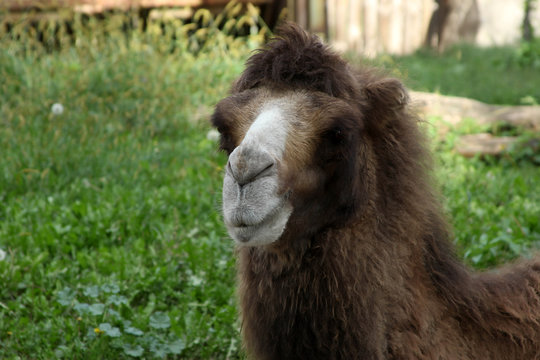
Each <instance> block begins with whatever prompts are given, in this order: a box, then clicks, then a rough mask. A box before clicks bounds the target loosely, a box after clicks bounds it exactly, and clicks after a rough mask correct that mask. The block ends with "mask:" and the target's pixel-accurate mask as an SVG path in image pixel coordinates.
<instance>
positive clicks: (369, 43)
mask: <svg viewBox="0 0 540 360" xmlns="http://www.w3.org/2000/svg"><path fill="white" fill-rule="evenodd" d="M378 5H379V1H378V0H364V1H363V8H362V10H363V11H362V15H363V20H364V21H363V23H364V27H363V28H364V32H363V35H364V41H363V42H364V48H363V55H364V56H367V57H375V56H376V55H377V54H378V53H379V23H378V12H379V9H378Z"/></svg>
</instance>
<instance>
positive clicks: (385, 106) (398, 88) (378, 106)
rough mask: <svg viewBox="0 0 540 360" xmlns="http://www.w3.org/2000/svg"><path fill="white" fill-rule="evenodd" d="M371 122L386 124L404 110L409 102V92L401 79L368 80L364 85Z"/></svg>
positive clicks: (367, 117)
mask: <svg viewBox="0 0 540 360" xmlns="http://www.w3.org/2000/svg"><path fill="white" fill-rule="evenodd" d="M364 94H365V97H366V100H367V109H366V110H367V111H366V110H364V113H365V115H366V119H367V121H368V122H369V123H374V124H377V125H379V126H385V125H386V124H387V123H388V121H390V120H391V119H392V118H395V116H396V115H398V114H399V113H400V112H402V111H404V110H405V109H406V107H407V105H408V104H409V93H408V91H407V89H406V88H405V86H404V85H403V84H402V83H401V81H399V80H397V79H393V78H382V79H376V80H374V81H371V82H368V83H367V84H365V87H364Z"/></svg>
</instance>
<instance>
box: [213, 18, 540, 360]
mask: <svg viewBox="0 0 540 360" xmlns="http://www.w3.org/2000/svg"><path fill="white" fill-rule="evenodd" d="M287 92H291V93H298V92H301V93H303V94H308V95H309V96H308V98H309V101H307V103H306V105H305V109H304V111H312V112H313V113H314V114H315V113H316V111H317V110H316V109H319V108H326V110H324V114H326V115H327V116H331V117H332V119H331V121H326V122H321V124H322V123H324V125H316V124H317V122H316V121H315V120H314V122H313V124H314V125H313V126H314V127H316V128H317V130H316V131H312V132H311V134H312V136H317V138H316V139H315V138H314V139H311V140H312V141H311V142H313V143H314V144H315V145H313V146H308V147H306V149H310V150H309V151H311V153H309V154H304V155H306V156H305V159H304V160H303V161H304V163H303V164H302V165H298V164H297V165H294V164H292V165H291V164H288V166H284V167H283V168H282V171H283V173H282V174H280V177H281V178H282V180H283V182H284V185H283V186H284V187H287V188H288V189H290V190H291V202H292V204H293V205H294V212H293V214H292V215H291V217H290V219H289V222H288V224H287V228H286V229H285V232H284V233H283V235H282V237H281V238H280V239H279V240H278V241H277V242H276V243H274V244H272V245H268V246H264V247H241V248H239V250H238V253H239V254H238V255H239V264H238V266H239V279H238V280H239V296H240V301H241V311H242V318H243V322H242V331H243V336H244V341H245V346H246V348H247V350H248V353H249V354H250V355H251V356H252V357H253V358H254V359H275V360H278V359H279V360H283V359H310V360H313V359H325V360H326V359H451V360H454V359H540V323H539V321H540V261H538V260H533V261H528V262H526V261H524V262H521V263H519V264H515V265H511V266H507V267H504V268H502V269H499V270H497V271H494V272H489V273H472V272H471V271H469V269H468V268H466V267H465V266H464V265H462V263H461V262H459V261H458V260H457V259H456V258H455V256H454V251H453V248H452V245H451V243H450V241H449V239H450V235H449V230H448V228H447V225H446V223H445V220H444V218H443V215H442V212H441V206H440V204H439V201H438V199H437V197H436V195H434V193H433V191H432V186H431V180H430V177H429V175H428V174H429V169H430V160H429V156H428V155H427V153H426V150H425V148H424V144H425V141H424V139H423V137H422V136H421V134H420V132H419V129H418V126H417V118H416V117H415V116H414V115H412V114H411V113H410V112H409V109H408V106H407V102H408V96H407V92H406V90H405V89H404V87H403V86H402V85H401V83H400V82H399V81H397V80H395V79H389V78H385V77H382V76H379V75H378V74H377V73H376V72H374V71H372V70H366V69H363V70H361V71H359V72H354V71H353V70H352V69H351V68H350V67H349V66H348V65H347V64H346V63H345V62H344V61H343V60H342V59H341V58H340V57H338V56H337V55H336V54H334V53H333V52H332V51H330V50H329V49H328V48H326V47H325V46H324V45H322V44H321V42H320V41H319V40H318V39H317V38H316V37H314V36H310V35H307V34H306V33H304V32H303V31H302V30H300V29H299V28H297V27H296V26H294V25H287V26H285V27H283V28H282V29H281V33H280V36H279V37H278V38H276V39H274V40H273V41H271V42H270V43H269V44H268V45H267V46H266V47H265V48H264V49H262V50H260V51H259V52H257V53H255V54H254V55H253V56H252V57H251V58H250V59H249V60H248V62H247V68H246V70H245V71H244V73H243V74H242V75H241V77H240V78H239V79H238V80H237V81H236V82H235V84H234V85H233V89H232V95H231V97H230V98H228V99H225V100H224V101H223V102H222V103H221V104H219V105H218V106H217V108H216V112H215V114H214V116H213V123H214V125H215V126H216V127H217V128H218V129H219V130H220V132H221V133H222V144H221V145H222V148H224V149H225V150H227V151H229V152H230V151H231V150H232V149H234V147H235V146H236V145H237V144H238V143H239V142H240V141H241V138H242V136H243V133H245V131H246V130H245V125H243V126H239V123H242V122H243V121H248V120H246V119H247V118H250V116H251V115H249V114H248V112H249V110H248V109H249V108H250V104H252V105H253V103H252V101H253V99H256V98H257V97H259V96H263V95H260V94H261V93H264V94H265V95H264V96H272V94H277V93H281V94H283V93H287ZM328 114H330V115H328ZM239 119H240V120H239ZM242 119H243V120H242ZM306 159H307V160H306ZM293 163H294V161H293ZM306 168H309V169H310V171H305V172H302V169H306ZM297 171H298V172H297ZM313 176H315V177H316V178H317V179H318V180H317V181H314V180H313V179H312V177H313Z"/></svg>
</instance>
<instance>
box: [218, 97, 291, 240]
mask: <svg viewBox="0 0 540 360" xmlns="http://www.w3.org/2000/svg"><path fill="white" fill-rule="evenodd" d="M285 105H286V103H285V102H284V101H279V100H278V101H274V102H272V103H271V104H269V105H267V106H265V107H264V108H263V110H262V111H261V112H260V113H259V115H258V116H257V118H256V119H255V121H254V122H253V124H251V126H250V128H249V130H248V131H247V133H246V135H245V137H244V139H243V140H242V142H241V143H240V145H239V146H238V147H237V148H236V149H235V150H234V151H233V152H232V153H231V154H230V156H229V161H228V163H227V170H226V172H225V178H224V181H223V214H224V219H225V225H226V226H227V230H228V232H229V234H230V235H231V237H232V238H233V239H234V240H235V241H237V242H238V243H239V244H241V245H247V246H258V245H265V244H269V243H272V242H274V241H276V240H278V239H279V237H280V236H281V234H282V233H283V231H284V229H285V226H286V225H287V221H288V219H289V216H290V215H291V213H292V206H291V204H290V203H289V202H288V201H287V199H286V197H285V194H279V193H278V191H279V179H278V164H279V163H280V162H281V161H282V159H283V154H284V151H285V145H286V141H287V134H288V131H289V127H288V121H287V120H288V119H287V117H286V114H285V110H286V106H285Z"/></svg>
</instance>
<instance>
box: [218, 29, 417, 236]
mask: <svg viewBox="0 0 540 360" xmlns="http://www.w3.org/2000/svg"><path fill="white" fill-rule="evenodd" d="M405 97H406V93H405V91H404V89H403V88H402V86H401V84H400V83H399V82H398V81H396V80H392V79H391V80H388V79H387V80H373V81H372V82H371V78H370V77H369V76H367V77H365V78H364V79H358V78H357V77H356V75H354V72H353V71H352V70H350V69H349V67H348V65H347V64H346V63H345V62H344V61H343V60H342V59H341V58H340V57H339V56H338V55H336V54H335V53H333V52H332V51H331V50H329V49H328V48H327V47H326V46H324V45H323V44H322V43H321V42H320V40H319V39H318V38H317V37H315V36H311V35H308V34H306V33H305V32H303V31H302V30H301V29H299V28H298V27H296V26H294V25H288V26H286V27H284V28H282V29H281V31H280V36H279V37H277V38H275V39H274V40H273V41H271V42H270V43H269V44H268V45H267V47H265V48H263V49H262V50H260V51H259V52H257V53H256V54H254V55H253V56H252V57H251V58H250V59H249V60H248V62H247V67H246V69H245V71H244V72H243V74H242V75H241V76H240V78H239V79H237V81H236V82H235V83H234V84H233V87H232V91H231V94H230V96H228V97H227V98H225V99H223V100H222V101H221V102H220V103H219V104H218V105H217V106H216V109H215V112H214V114H213V116H212V123H213V125H214V126H215V127H216V128H217V129H218V131H219V132H220V136H221V139H220V147H221V149H222V150H224V151H225V152H226V153H227V154H228V156H229V158H228V162H227V165H226V170H225V176H224V182H223V216H224V220H225V225H226V227H227V230H228V232H229V234H230V235H231V237H232V238H233V239H234V240H235V241H236V242H237V243H238V244H241V245H246V246H260V245H268V244H271V243H274V242H276V241H278V240H279V239H282V238H288V237H289V235H290V236H294V237H298V236H309V233H310V232H311V233H315V232H317V231H319V230H320V229H321V228H325V227H329V226H334V225H337V224H340V223H343V222H345V221H348V220H349V219H351V218H353V217H354V216H355V215H358V213H359V211H360V210H361V209H362V207H363V206H364V205H365V204H366V203H367V202H368V200H369V196H368V195H369V194H370V193H373V192H374V191H375V189H371V188H370V186H373V181H372V180H373V178H374V177H375V176H376V171H375V169H374V167H373V166H372V161H370V159H371V157H372V155H373V154H372V152H373V146H372V142H371V140H370V134H372V133H373V132H374V131H377V128H380V127H381V126H383V123H384V121H383V120H384V118H385V117H387V116H386V113H387V112H391V111H393V109H395V108H396V107H398V106H399V107H401V105H402V103H401V102H402V101H403V99H404V98H405ZM379 102H383V103H385V107H384V109H383V110H380V109H378V107H379V105H380V104H379ZM398 103H399V104H398ZM366 117H370V118H372V119H371V120H372V121H373V122H376V123H377V124H378V125H377V126H366Z"/></svg>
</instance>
